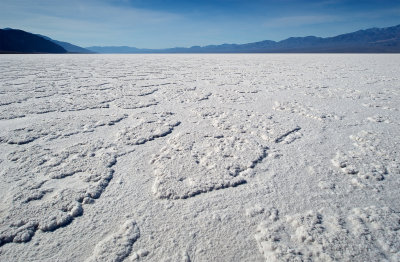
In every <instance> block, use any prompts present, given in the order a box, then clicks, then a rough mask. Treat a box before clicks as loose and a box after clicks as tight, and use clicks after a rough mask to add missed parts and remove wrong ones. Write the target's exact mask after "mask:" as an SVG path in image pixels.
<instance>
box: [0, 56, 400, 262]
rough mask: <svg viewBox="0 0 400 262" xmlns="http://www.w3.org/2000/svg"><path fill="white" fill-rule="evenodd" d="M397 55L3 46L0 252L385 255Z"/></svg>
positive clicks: (397, 171) (395, 206) (168, 256)
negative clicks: (67, 51) (93, 51)
mask: <svg viewBox="0 0 400 262" xmlns="http://www.w3.org/2000/svg"><path fill="white" fill-rule="evenodd" d="M399 110H400V55H393V54H390V55H360V54H351V55H343V54H316V55H310V54H276V55H271V54H235V55H230V54H229V55H222V54H216V55H205V54H203V55H1V56H0V146H1V150H0V166H1V169H0V178H1V179H0V260H1V261H157V262H158V261H171V262H175V261H178V262H189V261H191V262H195V261H399V260H400V201H399V199H400V112H399Z"/></svg>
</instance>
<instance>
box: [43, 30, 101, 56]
mask: <svg viewBox="0 0 400 262" xmlns="http://www.w3.org/2000/svg"><path fill="white" fill-rule="evenodd" d="M37 35H38V36H40V37H42V38H44V39H47V40H49V41H51V42H53V43H55V44H57V45H59V46H61V47H63V48H64V49H65V50H67V52H68V53H75V54H93V53H95V52H93V51H90V50H88V49H86V48H83V47H80V46H77V45H73V44H70V43H67V42H62V41H58V40H54V39H51V38H50V37H48V36H44V35H39V34H37Z"/></svg>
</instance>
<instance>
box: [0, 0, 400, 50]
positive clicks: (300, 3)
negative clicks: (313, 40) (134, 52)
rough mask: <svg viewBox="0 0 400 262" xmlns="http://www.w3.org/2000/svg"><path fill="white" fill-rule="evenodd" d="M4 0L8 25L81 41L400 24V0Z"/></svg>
mask: <svg viewBox="0 0 400 262" xmlns="http://www.w3.org/2000/svg"><path fill="white" fill-rule="evenodd" d="M0 1H1V8H0V28H5V27H11V28H18V29H22V30H25V31H29V32H33V33H39V34H43V35H47V36H49V37H51V38H54V39H57V40H61V41H67V42H70V43H73V44H77V45H80V46H93V45H100V46H106V45H107V46H109V45H118V46H120V45H127V46H134V47H139V48H167V47H175V46H184V47H189V46H192V45H208V44H222V43H248V42H255V41H261V40H267V39H268V40H282V39H285V38H287V37H290V36H307V35H316V36H323V37H326V36H334V35H337V34H341V33H347V32H352V31H355V30H358V29H366V28H370V27H386V26H393V25H397V24H400V0H381V1H378V0H374V1H372V0H360V1H349V0H326V1H314V0H308V1H307V0H296V1H295V0H213V1H212V0H203V1H197V0H194V1H189V0H186V1H183V0H179V1H172V0H97V1H94V0H82V1H79V0H68V1H67V0H0Z"/></svg>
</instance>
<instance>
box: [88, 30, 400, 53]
mask: <svg viewBox="0 0 400 262" xmlns="http://www.w3.org/2000/svg"><path fill="white" fill-rule="evenodd" d="M86 49H88V50H91V51H94V52H97V53H400V25H397V26H392V27H386V28H370V29H366V30H359V31H356V32H352V33H347V34H341V35H338V36H334V37H326V38H322V37H316V36H306V37H290V38H288V39H285V40H282V41H279V42H276V41H271V40H265V41H260V42H254V43H247V44H222V45H208V46H203V47H201V46H192V47H189V48H184V47H175V48H167V49H139V48H135V47H127V46H122V47H115V46H108V47H107V46H106V47H100V46H92V47H86Z"/></svg>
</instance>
